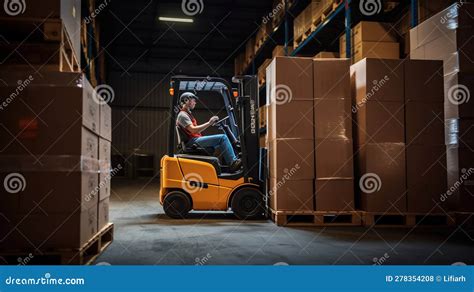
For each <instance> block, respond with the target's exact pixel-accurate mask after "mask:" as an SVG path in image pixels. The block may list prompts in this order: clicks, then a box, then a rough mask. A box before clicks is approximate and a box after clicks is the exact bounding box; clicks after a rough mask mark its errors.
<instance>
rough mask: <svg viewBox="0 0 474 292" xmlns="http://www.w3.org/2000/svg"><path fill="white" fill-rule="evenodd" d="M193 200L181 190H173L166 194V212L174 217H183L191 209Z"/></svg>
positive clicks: (164, 205) (164, 204)
mask: <svg viewBox="0 0 474 292" xmlns="http://www.w3.org/2000/svg"><path fill="white" fill-rule="evenodd" d="M191 207H192V206H191V200H190V199H189V197H188V196H187V195H186V194H185V193H183V192H180V191H172V192H170V193H169V194H168V195H166V197H165V200H164V202H163V209H165V214H166V215H168V216H169V217H171V218H173V219H183V218H185V217H186V215H188V212H189V211H191Z"/></svg>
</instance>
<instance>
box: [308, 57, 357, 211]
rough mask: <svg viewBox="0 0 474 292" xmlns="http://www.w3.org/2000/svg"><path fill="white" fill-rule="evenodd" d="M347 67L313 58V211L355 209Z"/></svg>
mask: <svg viewBox="0 0 474 292" xmlns="http://www.w3.org/2000/svg"><path fill="white" fill-rule="evenodd" d="M349 67H350V61H349V60H348V59H324V60H314V61H313V75H314V81H313V86H314V87H313V88H314V89H313V94H314V137H315V142H316V143H315V159H316V160H315V169H316V179H315V210H316V211H355V203H354V165H353V159H352V158H353V149H352V115H351V90H350V85H351V83H350V77H349Z"/></svg>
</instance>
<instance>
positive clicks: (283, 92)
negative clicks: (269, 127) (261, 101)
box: [271, 84, 293, 105]
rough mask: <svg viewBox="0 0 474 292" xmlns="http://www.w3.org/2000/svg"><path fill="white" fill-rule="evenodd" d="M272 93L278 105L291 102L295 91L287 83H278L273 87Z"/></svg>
mask: <svg viewBox="0 0 474 292" xmlns="http://www.w3.org/2000/svg"><path fill="white" fill-rule="evenodd" d="M271 94H272V96H273V97H274V100H275V103H276V104H277V105H282V104H285V103H289V102H291V100H292V99H293V92H292V91H291V88H290V87H289V86H287V85H285V84H278V85H277V86H275V87H274V88H273V89H272V92H271ZM272 101H273V100H272Z"/></svg>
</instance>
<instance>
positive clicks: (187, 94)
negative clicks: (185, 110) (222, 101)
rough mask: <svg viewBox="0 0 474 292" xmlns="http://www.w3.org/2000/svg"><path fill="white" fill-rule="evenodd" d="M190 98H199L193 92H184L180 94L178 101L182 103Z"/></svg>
mask: <svg viewBox="0 0 474 292" xmlns="http://www.w3.org/2000/svg"><path fill="white" fill-rule="evenodd" d="M192 98H193V99H196V100H199V97H197V95H195V94H194V93H192V92H185V93H183V94H181V96H180V97H179V103H180V104H183V103H185V102H187V101H188V100H190V99H192Z"/></svg>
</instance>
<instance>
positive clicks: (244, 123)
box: [160, 76, 267, 219]
mask: <svg viewBox="0 0 474 292" xmlns="http://www.w3.org/2000/svg"><path fill="white" fill-rule="evenodd" d="M232 83H234V84H236V86H237V89H235V90H234V89H233V88H232V87H231V84H230V83H229V82H227V81H226V80H225V79H222V78H210V77H189V76H173V77H172V78H171V81H170V95H171V98H172V105H171V108H170V116H171V122H170V128H169V141H168V154H167V155H164V156H163V157H162V159H161V162H160V180H161V186H160V203H161V204H162V205H163V208H164V211H165V213H166V215H168V216H169V217H171V218H175V219H180V218H185V217H186V216H187V214H188V213H189V212H190V211H191V210H194V211H228V210H232V212H233V213H234V214H235V215H236V216H237V218H239V219H258V218H262V217H264V216H265V213H266V201H267V199H266V197H265V195H264V194H265V193H266V191H265V190H266V185H265V182H266V179H265V176H266V171H265V169H264V167H263V166H264V163H263V161H264V159H265V157H264V156H266V155H265V153H261V151H260V147H259V127H258V125H259V121H258V82H257V78H256V76H238V77H234V78H233V79H232ZM185 92H194V93H195V94H196V95H197V96H199V100H200V102H202V101H203V100H205V99H206V96H208V95H210V94H213V95H216V93H217V94H218V96H219V97H222V99H223V104H224V107H225V112H226V114H227V116H226V117H224V118H222V119H221V120H219V121H217V122H216V123H215V124H214V126H215V127H217V128H218V129H219V130H220V131H222V132H223V133H224V134H225V135H227V138H229V141H230V142H231V144H232V146H233V148H234V152H235V153H237V154H238V156H239V158H240V159H241V161H242V167H241V169H240V170H238V171H236V172H231V171H230V167H229V166H226V165H222V163H221V162H220V160H219V158H218V157H216V156H214V155H215V154H214V153H213V151H212V149H203V148H201V147H200V146H199V145H197V144H192V143H191V144H192V145H190V143H188V141H187V139H188V138H187V135H186V133H184V132H183V131H182V129H181V127H179V126H177V125H176V117H177V114H178V112H179V108H180V104H179V102H180V100H179V97H180V96H181V94H182V93H185Z"/></svg>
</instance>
